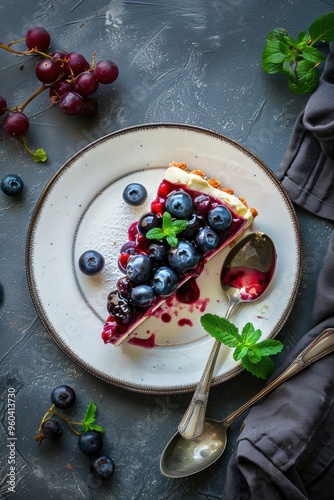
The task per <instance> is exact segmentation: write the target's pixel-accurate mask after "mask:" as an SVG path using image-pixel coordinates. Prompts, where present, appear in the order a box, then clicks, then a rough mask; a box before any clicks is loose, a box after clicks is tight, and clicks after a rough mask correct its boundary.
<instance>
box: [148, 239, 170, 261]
mask: <svg viewBox="0 0 334 500" xmlns="http://www.w3.org/2000/svg"><path fill="white" fill-rule="evenodd" d="M148 251H149V256H150V257H151V259H153V260H154V261H155V262H164V261H165V260H166V259H167V253H168V251H167V247H166V245H165V244H164V243H152V244H151V245H150V246H149V247H148Z"/></svg>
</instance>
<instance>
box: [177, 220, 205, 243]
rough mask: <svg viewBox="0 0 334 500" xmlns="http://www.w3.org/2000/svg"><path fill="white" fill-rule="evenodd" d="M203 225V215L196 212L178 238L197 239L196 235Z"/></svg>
mask: <svg viewBox="0 0 334 500" xmlns="http://www.w3.org/2000/svg"><path fill="white" fill-rule="evenodd" d="M203 226H204V220H203V217H201V216H199V215H197V214H195V213H194V214H192V215H191V217H190V219H189V221H188V226H187V227H186V229H184V230H183V231H182V232H181V233H179V234H178V238H182V239H185V240H193V239H195V236H196V234H197V233H198V231H199V230H200V228H201V227H203Z"/></svg>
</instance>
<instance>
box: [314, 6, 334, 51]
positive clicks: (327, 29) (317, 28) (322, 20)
mask: <svg viewBox="0 0 334 500" xmlns="http://www.w3.org/2000/svg"><path fill="white" fill-rule="evenodd" d="M309 32H310V35H311V39H312V45H314V44H315V43H316V42H319V41H322V42H332V41H333V40H334V12H330V13H329V14H325V15H324V16H322V17H319V18H318V19H316V20H315V21H313V23H312V24H311V26H310V28H309Z"/></svg>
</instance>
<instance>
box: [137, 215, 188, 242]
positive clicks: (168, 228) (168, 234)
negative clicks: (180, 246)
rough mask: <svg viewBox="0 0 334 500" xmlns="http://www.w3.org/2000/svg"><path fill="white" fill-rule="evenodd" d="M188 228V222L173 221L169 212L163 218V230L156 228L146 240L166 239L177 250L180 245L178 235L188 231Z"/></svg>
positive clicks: (150, 231)
mask: <svg viewBox="0 0 334 500" xmlns="http://www.w3.org/2000/svg"><path fill="white" fill-rule="evenodd" d="M187 226H188V221H187V220H181V219H177V220H173V219H172V216H171V215H170V213H169V212H164V214H163V216H162V228H160V227H155V228H153V229H150V230H149V231H148V232H147V234H146V238H147V239H149V240H158V241H162V240H163V239H164V238H166V240H167V243H168V244H169V245H170V246H171V247H172V248H175V247H176V246H177V243H178V239H177V237H176V235H177V234H179V233H181V232H182V231H183V230H184V229H186V227H187Z"/></svg>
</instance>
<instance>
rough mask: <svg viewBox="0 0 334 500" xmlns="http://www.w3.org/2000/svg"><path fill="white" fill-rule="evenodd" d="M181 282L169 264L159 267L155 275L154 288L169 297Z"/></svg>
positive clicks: (159, 293)
mask: <svg viewBox="0 0 334 500" xmlns="http://www.w3.org/2000/svg"><path fill="white" fill-rule="evenodd" d="M178 283H179V279H178V276H177V274H176V272H175V271H173V269H171V268H170V267H167V266H161V267H158V268H157V269H156V270H155V272H154V275H153V289H154V291H155V293H156V294H157V295H161V296H163V297H168V296H169V295H171V294H172V293H173V292H175V290H176V288H177V285H178Z"/></svg>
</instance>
